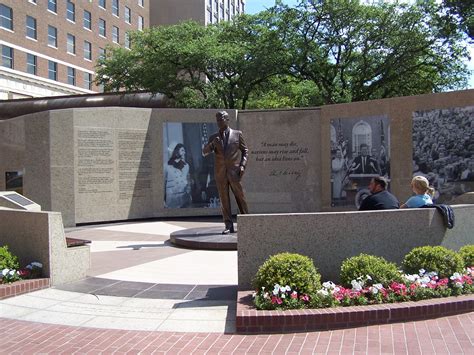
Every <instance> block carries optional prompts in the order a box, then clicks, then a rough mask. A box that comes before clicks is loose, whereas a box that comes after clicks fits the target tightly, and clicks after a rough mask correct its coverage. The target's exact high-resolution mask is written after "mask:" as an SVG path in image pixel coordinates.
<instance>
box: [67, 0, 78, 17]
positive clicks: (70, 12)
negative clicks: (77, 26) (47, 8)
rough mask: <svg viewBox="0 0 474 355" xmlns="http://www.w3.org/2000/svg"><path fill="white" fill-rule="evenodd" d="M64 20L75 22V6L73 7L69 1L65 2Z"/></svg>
mask: <svg viewBox="0 0 474 355" xmlns="http://www.w3.org/2000/svg"><path fill="white" fill-rule="evenodd" d="M66 18H67V19H68V20H69V21H72V22H76V5H74V3H73V2H71V1H69V0H68V2H67V13H66Z"/></svg>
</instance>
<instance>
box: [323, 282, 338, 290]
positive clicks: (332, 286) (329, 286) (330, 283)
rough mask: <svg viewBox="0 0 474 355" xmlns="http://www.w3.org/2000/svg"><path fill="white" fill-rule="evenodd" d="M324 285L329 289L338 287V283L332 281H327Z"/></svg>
mask: <svg viewBox="0 0 474 355" xmlns="http://www.w3.org/2000/svg"><path fill="white" fill-rule="evenodd" d="M323 287H324V288H327V289H333V288H334V287H336V284H335V283H334V282H332V281H326V282H325V283H323Z"/></svg>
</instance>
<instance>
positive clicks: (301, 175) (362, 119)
mask: <svg viewBox="0 0 474 355" xmlns="http://www.w3.org/2000/svg"><path fill="white" fill-rule="evenodd" d="M473 102H474V90H465V91H458V92H450V93H443V94H430V95H421V96H413V97H402V98H393V99H385V100H375V101H367V102H357V103H351V104H339V105H328V106H323V107H320V108H312V109H292V110H259V111H250V110H248V111H240V112H238V113H237V111H235V110H228V111H229V114H230V126H231V127H232V128H237V129H240V130H242V131H243V135H244V138H245V140H246V143H247V145H248V147H249V150H250V155H249V162H248V165H247V169H246V174H245V176H244V180H243V185H244V188H245V192H246V196H247V200H248V204H249V209H250V212H251V213H276V212H290V213H291V212H318V211H337V210H350V209H355V206H356V205H357V198H356V197H357V193H358V192H360V191H362V192H361V193H359V198H360V196H361V195H362V194H363V184H362V183H360V182H359V181H358V180H357V179H358V178H359V177H360V176H354V175H358V174H359V175H360V174H361V172H359V171H356V170H357V169H358V168H359V167H357V165H358V164H360V163H358V160H357V159H356V158H357V157H358V156H360V155H361V151H362V149H361V145H362V144H363V143H364V144H365V145H366V146H367V147H366V148H363V149H367V155H368V156H369V157H372V159H373V160H372V162H373V165H374V167H376V172H377V173H381V174H383V175H387V176H389V178H390V181H391V183H390V188H391V191H392V192H393V193H394V194H395V195H396V196H397V197H399V199H400V200H401V201H404V200H405V199H406V198H408V197H409V196H410V194H411V191H410V181H411V177H412V175H413V169H414V166H415V163H416V160H417V159H418V160H419V158H420V157H419V155H420V152H419V151H418V150H417V146H418V145H420V144H421V143H420V142H421V141H424V140H425V138H424V137H423V129H421V130H420V128H419V126H420V125H419V124H418V123H417V122H418V120H420V117H421V119H422V120H428V119H429V120H431V121H433V122H438V120H437V118H438V117H444V118H443V120H444V121H446V123H444V128H443V129H441V130H444V133H443V134H442V135H443V136H444V140H445V141H446V140H451V138H453V139H454V136H455V135H456V137H457V135H458V134H460V135H462V139H463V141H462V142H463V147H462V148H461V146H460V145H459V144H457V145H455V147H451V144H448V146H449V148H448V146H446V142H445V147H444V148H445V150H446V152H445V155H447V149H450V150H449V156H450V158H449V159H445V160H443V162H445V163H444V164H445V165H444V166H443V168H444V169H443V171H445V172H446V171H448V172H449V171H452V170H454V168H456V173H458V174H457V175H456V176H457V177H456V178H457V179H458V180H459V183H457V184H454V186H455V187H454V188H453V189H452V190H453V191H458V192H459V191H473V188H472V186H471V185H470V184H468V183H466V181H463V179H468V178H469V177H470V176H472V174H471V175H469V174H470V170H469V169H470V168H471V169H472V168H473V167H470V166H471V165H472V162H471V161H472V156H473V149H472V148H473V134H472V130H473V123H472V122H473V121H472V120H473V118H472V117H473V109H472V104H473ZM216 111H217V110H189V109H146V108H119V107H104V108H79V109H63V110H54V111H45V112H39V113H35V114H29V115H25V116H21V117H16V118H11V119H7V120H2V121H0V152H1V154H0V189H2V190H4V189H6V188H7V185H8V188H11V189H13V188H19V186H16V185H15V184H19V183H20V181H19V180H22V181H21V188H22V191H23V193H24V195H25V196H26V197H28V198H30V199H31V200H33V201H35V202H37V203H39V204H40V205H41V206H42V207H43V209H44V210H52V211H60V212H62V214H63V219H64V222H65V225H68V226H70V225H74V224H78V223H89V222H98V221H114V220H127V219H137V218H150V217H174V216H203V215H219V214H220V209H219V200H218V195H217V191H216V188H215V185H214V183H213V168H212V166H213V161H212V160H207V159H205V158H203V157H202V155H201V154H200V149H201V147H202V144H203V143H205V142H206V141H207V139H208V138H207V137H209V135H210V134H212V133H213V132H214V131H215V130H216V125H215V113H216ZM451 117H454V118H453V122H454V123H453V122H451V121H450V120H451ZM458 121H459V122H458ZM423 124H425V123H423ZM453 125H454V126H453ZM454 127H459V128H458V129H457V130H456V133H454V132H453V128H454ZM437 129H440V128H439V127H437V126H436V127H433V128H432V129H431V131H435V130H437ZM451 132H453V134H451ZM451 135H452V137H451ZM430 137H431V138H430V139H431V140H433V139H438V138H436V137H435V136H433V135H430ZM456 139H458V138H456ZM457 143H458V142H457ZM456 147H457V148H456ZM424 149H425V148H424ZM338 151H339V152H338ZM339 154H340V155H341V156H342V158H343V163H342V164H343V166H344V170H345V171H344V175H346V174H347V172H348V171H349V169H353V171H351V172H350V173H349V174H347V176H346V177H345V176H342V175H341V176H340V177H337V176H336V174H335V173H336V172H335V170H336V168H335V165H337V164H336V162H335V159H336V158H338V155H339ZM453 156H454V157H455V158H453ZM210 157H211V159H212V155H211V156H210ZM444 158H446V156H442V157H441V158H438V159H444ZM338 159H339V158H338ZM438 159H437V160H438ZM456 163H458V164H456ZM416 165H419V164H416ZM437 167H438V168H439V166H437ZM356 168H357V169H356ZM173 169H174V170H173ZM374 172H375V171H374ZM471 173H472V172H471ZM362 174H368V173H366V172H363V173H362ZM351 175H352V176H351ZM437 178H438V179H440V173H439V170H438V176H437ZM338 179H339V181H338ZM448 179H449V178H448ZM448 179H446V182H444V183H442V184H441V185H440V186H445V185H446V184H448V185H446V186H447V187H450V186H451V185H453V184H450V183H451V182H452V181H448ZM344 180H346V181H344ZM354 182H355V183H354ZM446 186H445V187H446ZM234 207H235V203H234ZM235 212H237V209H235Z"/></svg>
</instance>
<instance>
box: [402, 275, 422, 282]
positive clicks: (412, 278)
mask: <svg viewBox="0 0 474 355" xmlns="http://www.w3.org/2000/svg"><path fill="white" fill-rule="evenodd" d="M403 277H405V278H406V279H407V280H408V281H410V282H415V281H416V280H418V279H419V278H420V276H418V275H417V274H413V275H403Z"/></svg>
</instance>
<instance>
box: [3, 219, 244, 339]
mask: <svg viewBox="0 0 474 355" xmlns="http://www.w3.org/2000/svg"><path fill="white" fill-rule="evenodd" d="M221 224H222V223H221V222H214V223H213V222H201V221H198V222H194V221H176V222H156V221H145V222H136V223H119V224H110V225H95V226H94V225H92V226H86V227H79V228H72V229H68V230H66V234H67V236H70V237H73V238H80V239H88V240H91V241H92V243H91V259H92V265H91V269H90V270H89V272H88V276H89V278H88V279H86V280H83V281H80V282H75V283H71V284H66V285H61V286H58V287H56V288H50V289H46V290H41V291H37V292H32V293H29V294H26V295H21V296H18V297H14V298H10V299H6V300H3V301H0V317H3V318H9V319H18V320H25V321H34V322H42V323H50V324H61V325H70V326H84V327H96V328H110V329H126V330H159V331H187V332H197V331H200V332H220V333H222V332H233V331H234V330H235V309H236V306H235V299H236V291H237V252H236V251H205V250H189V249H184V248H178V247H175V246H173V245H171V244H170V243H169V242H167V240H168V239H169V234H170V233H172V232H175V231H178V230H183V229H187V228H196V227H200V226H203V227H216V226H221Z"/></svg>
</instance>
